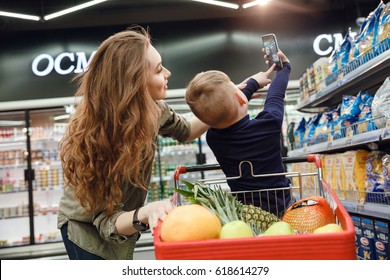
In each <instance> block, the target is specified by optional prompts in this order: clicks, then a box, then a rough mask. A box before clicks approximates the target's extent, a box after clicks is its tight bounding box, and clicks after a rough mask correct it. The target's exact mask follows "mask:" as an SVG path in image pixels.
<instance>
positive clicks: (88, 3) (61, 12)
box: [43, 0, 108, 20]
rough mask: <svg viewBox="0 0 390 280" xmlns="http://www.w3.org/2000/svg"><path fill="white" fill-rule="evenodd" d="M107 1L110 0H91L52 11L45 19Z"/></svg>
mask: <svg viewBox="0 0 390 280" xmlns="http://www.w3.org/2000/svg"><path fill="white" fill-rule="evenodd" d="M105 1H108V0H93V1H89V2H87V3H84V4H81V5H77V6H74V7H71V8H68V9H65V10H62V11H59V12H56V13H52V14H50V15H47V16H44V17H43V19H44V20H50V19H53V18H56V17H60V16H63V15H66V14H69V13H72V12H75V11H78V10H81V9H85V8H88V7H90V6H93V5H96V4H99V3H102V2H105Z"/></svg>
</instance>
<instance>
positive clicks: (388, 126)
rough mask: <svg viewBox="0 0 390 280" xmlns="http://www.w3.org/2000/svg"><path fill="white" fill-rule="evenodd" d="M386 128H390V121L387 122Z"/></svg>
mask: <svg viewBox="0 0 390 280" xmlns="http://www.w3.org/2000/svg"><path fill="white" fill-rule="evenodd" d="M386 128H390V120H387V122H386Z"/></svg>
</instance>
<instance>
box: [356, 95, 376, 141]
mask: <svg viewBox="0 0 390 280" xmlns="http://www.w3.org/2000/svg"><path fill="white" fill-rule="evenodd" d="M373 99H374V97H373V96H369V97H368V99H367V100H366V102H365V103H364V105H363V108H362V111H361V112H360V114H359V121H358V124H357V129H356V133H357V134H360V133H365V132H368V131H373V130H375V129H377V128H376V126H375V123H374V120H373V117H372V111H371V104H372V101H373Z"/></svg>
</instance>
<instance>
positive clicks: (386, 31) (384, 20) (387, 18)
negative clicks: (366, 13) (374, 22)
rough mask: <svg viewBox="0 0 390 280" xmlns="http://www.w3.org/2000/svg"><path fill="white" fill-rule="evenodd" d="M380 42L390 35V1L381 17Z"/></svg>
mask: <svg viewBox="0 0 390 280" xmlns="http://www.w3.org/2000/svg"><path fill="white" fill-rule="evenodd" d="M378 36H379V39H378V42H382V41H384V40H385V39H389V37H390V2H388V3H387V4H386V6H385V7H384V8H383V11H382V14H381V16H380V18H379V28H378Z"/></svg>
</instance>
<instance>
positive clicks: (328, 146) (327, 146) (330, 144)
mask: <svg viewBox="0 0 390 280" xmlns="http://www.w3.org/2000/svg"><path fill="white" fill-rule="evenodd" d="M326 148H327V149H328V150H330V149H332V142H328V145H326Z"/></svg>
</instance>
